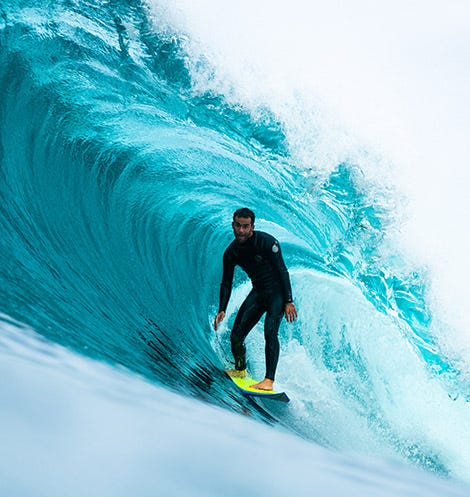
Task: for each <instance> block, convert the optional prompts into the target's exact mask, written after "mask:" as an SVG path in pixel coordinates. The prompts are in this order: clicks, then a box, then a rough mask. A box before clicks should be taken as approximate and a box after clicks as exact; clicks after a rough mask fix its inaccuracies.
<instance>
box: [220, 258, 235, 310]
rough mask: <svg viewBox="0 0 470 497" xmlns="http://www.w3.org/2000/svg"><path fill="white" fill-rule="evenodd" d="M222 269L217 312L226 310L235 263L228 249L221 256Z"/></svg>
mask: <svg viewBox="0 0 470 497" xmlns="http://www.w3.org/2000/svg"><path fill="white" fill-rule="evenodd" d="M223 265H224V270H223V274H222V283H221V284H220V298H219V312H222V311H224V312H225V311H226V310H227V305H228V301H229V300H230V295H231V293H232V282H233V273H234V270H235V263H234V260H233V257H232V256H231V254H230V252H229V251H228V249H227V250H226V251H225V253H224V258H223Z"/></svg>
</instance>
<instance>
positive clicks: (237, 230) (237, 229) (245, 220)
mask: <svg viewBox="0 0 470 497" xmlns="http://www.w3.org/2000/svg"><path fill="white" fill-rule="evenodd" d="M232 228H233V234H234V235H235V238H236V239H237V241H238V242H239V243H245V242H246V241H247V240H248V238H250V236H252V235H253V230H254V229H255V225H254V224H252V222H251V217H236V218H235V221H233V223H232Z"/></svg>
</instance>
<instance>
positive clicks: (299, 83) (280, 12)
mask: <svg viewBox="0 0 470 497" xmlns="http://www.w3.org/2000/svg"><path fill="white" fill-rule="evenodd" d="M151 3H152V5H153V7H154V8H155V10H156V12H158V13H160V14H161V13H162V12H164V16H161V15H158V21H159V22H160V21H161V19H162V17H165V18H166V19H167V20H170V21H169V22H171V23H172V26H173V29H174V28H175V27H176V29H178V30H179V31H180V32H185V33H187V35H188V36H187V43H186V47H185V48H186V49H187V50H188V52H189V54H190V57H189V61H188V64H189V66H190V67H191V68H192V70H193V75H194V84H195V87H196V88H198V87H199V88H203V89H213V90H214V91H217V92H220V93H223V94H224V95H226V97H227V98H228V99H229V100H233V101H235V102H241V103H242V104H243V105H245V106H246V107H247V108H249V109H252V111H253V112H254V113H256V111H257V110H259V108H260V107H262V106H268V107H269V108H270V109H272V110H273V111H274V113H275V114H276V115H277V116H278V117H279V118H280V119H281V120H282V122H283V123H285V126H286V132H287V135H288V138H289V143H290V147H291V151H292V154H293V157H294V158H295V160H296V161H297V164H298V165H299V167H307V168H312V167H313V168H314V169H316V170H317V171H328V170H329V169H331V168H333V167H335V166H336V165H337V164H338V163H339V162H341V161H349V162H356V163H358V164H359V165H360V167H361V168H362V169H363V171H365V176H366V178H367V181H368V182H370V183H371V184H379V185H380V188H386V189H392V191H395V193H394V195H395V196H396V198H397V201H396V207H395V208H396V209H397V212H396V217H397V226H396V227H395V228H394V230H393V232H391V233H389V236H391V237H392V238H393V239H394V240H395V242H394V243H395V244H396V246H399V247H400V250H401V251H402V252H403V253H404V254H405V258H407V259H408V260H409V261H411V262H412V263H413V264H416V265H418V266H423V267H424V266H425V267H426V268H427V270H428V272H427V274H429V278H430V288H431V293H430V296H429V302H430V303H431V305H432V308H433V311H434V316H435V321H434V332H435V333H436V335H437V336H438V337H439V341H440V343H441V345H442V346H444V347H446V348H447V350H448V351H449V353H451V354H455V355H456V356H460V358H461V359H462V360H463V361H464V362H462V363H461V366H462V368H463V369H464V370H465V369H466V368H468V370H469V371H470V333H468V329H469V324H470V319H469V318H468V313H467V296H466V287H467V284H468V281H469V279H470V263H469V260H468V253H469V252H470V237H469V236H468V235H467V227H466V216H467V212H469V210H470V209H469V207H470V195H469V194H468V191H467V182H468V179H469V173H468V170H469V167H468V165H469V164H468V162H469V160H470V159H469V157H470V141H469V139H468V130H469V129H470V66H469V65H468V57H469V55H470V53H469V50H470V49H469V47H470V31H469V29H468V26H469V25H470V6H469V5H468V2H464V1H459V0H452V1H450V2H443V1H431V2H428V1H426V2H425V1H424V0H423V1H418V2H412V3H411V4H410V3H409V2H405V1H404V0H399V1H398V2H393V4H386V3H384V2H381V3H377V2H370V1H367V0H356V1H355V2H350V3H347V2H329V3H325V2H317V1H314V2H307V1H305V0H303V1H302V0H296V1H293V2H289V3H288V4H286V3H285V2H272V1H267V0H263V1H257V2H251V1H248V0H240V1H238V2H220V1H217V0H205V1H201V2H191V1H190V0H175V1H171V2H169V1H167V0H159V1H157V0H152V2H151ZM202 58H206V59H207V60H208V61H209V63H210V65H211V66H212V67H213V68H214V71H208V69H207V65H204V64H202V65H201V64H199V62H200V60H201V59H202ZM403 199H406V202H402V200H403ZM401 204H403V205H401ZM399 205H400V207H397V206H399ZM398 209H399V211H398ZM465 364H466V365H465Z"/></svg>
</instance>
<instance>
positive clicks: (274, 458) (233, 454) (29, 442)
mask: <svg viewBox="0 0 470 497" xmlns="http://www.w3.org/2000/svg"><path fill="white" fill-rule="evenodd" d="M0 331H1V333H0V358H1V360H0V377H1V378H2V381H1V382H0V396H1V399H2V402H1V408H0V425H1V429H0V431H1V440H2V451H0V480H1V482H2V487H1V493H2V495H8V496H9V497H20V496H21V497H24V496H27V495H31V496H32V495H34V496H35V497H46V496H47V497H55V496H63V495H64V494H66V495H68V496H70V497H73V496H83V495H85V494H92V495H100V496H102V497H108V496H109V497H120V496H128V495H130V494H132V495H165V496H168V497H171V496H191V497H193V496H198V495H201V496H205V497H211V496H214V497H215V496H220V495H227V496H235V495H257V496H270V497H276V496H279V497H280V496H285V495H291V494H292V493H294V494H295V495H299V496H304V495H305V496H307V495H312V493H313V494H315V495H331V496H332V497H335V496H344V495H348V496H349V497H356V496H357V497H359V496H363V495H375V496H381V497H391V496H397V495H400V496H401V497H406V496H412V495H413V496H414V497H420V496H423V497H424V496H426V497H432V496H440V497H442V496H449V497H451V496H455V497H460V496H461V497H463V496H464V495H467V494H468V488H467V487H463V486H460V485H458V484H456V483H455V482H446V481H444V480H439V479H437V478H435V477H433V476H431V475H429V474H426V473H424V472H419V471H416V470H413V469H411V468H409V467H403V466H401V465H396V464H394V463H388V462H384V461H378V460H370V459H368V458H361V457H358V456H346V455H341V454H337V453H333V452H330V451H328V450H326V449H323V448H321V447H319V446H317V445H315V444H310V443H307V442H305V441H303V440H301V439H300V438H298V437H295V436H293V435H291V434H288V433H284V432H282V431H280V430H276V429H274V428H272V427H267V426H265V425H262V424H260V423H257V422H254V421H253V420H250V419H248V418H245V417H243V416H239V415H235V414H233V413H230V412H227V411H224V410H221V409H218V408H215V407H212V406H208V405H207V404H203V403H200V402H197V401H195V400H193V399H189V398H183V397H181V396H178V395H176V394H172V393H170V392H168V391H166V390H164V389H162V388H160V387H157V386H155V385H151V384H149V383H148V382H146V381H145V380H142V379H141V378H139V377H137V376H135V375H133V374H131V373H129V372H127V371H125V370H116V369H115V368H111V367H109V366H106V365H103V364H101V363H97V362H94V361H92V360H91V359H87V358H83V357H79V356H77V355H76V354H74V353H72V352H70V351H68V350H66V349H64V348H62V347H60V346H58V345H56V344H52V343H49V342H47V341H45V340H44V339H43V338H41V337H38V336H36V335H35V334H34V333H32V332H31V331H29V330H26V329H24V328H22V327H18V325H16V324H15V323H14V322H11V321H10V323H5V322H4V321H2V322H0ZM240 461H241V464H237V462H240ZM247 468H249V469H247ZM260 468H261V469H263V470H268V471H269V472H270V475H271V476H270V477H269V478H263V477H260V475H259V471H258V469H260Z"/></svg>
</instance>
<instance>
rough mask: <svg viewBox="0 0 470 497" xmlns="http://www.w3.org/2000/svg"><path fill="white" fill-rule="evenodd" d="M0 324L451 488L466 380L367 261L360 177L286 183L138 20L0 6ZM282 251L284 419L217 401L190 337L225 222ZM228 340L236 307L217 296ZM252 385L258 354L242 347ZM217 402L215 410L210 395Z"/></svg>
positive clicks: (299, 176) (263, 124) (400, 277)
mask: <svg viewBox="0 0 470 497" xmlns="http://www.w3.org/2000/svg"><path fill="white" fill-rule="evenodd" d="M1 9H2V19H3V20H2V22H1V24H0V43H1V51H0V58H1V63H0V89H1V94H2V99H1V104H0V130H1V138H0V165H1V167H0V174H1V179H0V191H1V198H2V202H1V207H0V226H1V231H2V236H1V238H0V258H1V263H0V292H1V297H2V298H1V307H0V311H1V312H2V313H3V314H4V315H6V316H9V317H10V318H12V319H14V320H16V321H18V322H21V323H24V324H26V325H27V326H28V327H29V328H32V329H33V330H35V332H36V333H38V334H40V335H42V336H43V337H45V338H46V339H47V340H49V341H50V342H52V343H56V344H59V345H62V346H64V347H66V348H68V349H70V350H72V351H74V352H78V353H79V354H82V355H85V356H87V357H90V358H92V359H97V360H99V361H103V362H105V363H108V364H110V365H114V366H123V367H125V368H127V369H128V370H130V371H131V372H134V373H137V374H139V375H141V376H142V377H144V378H145V379H147V380H148V381H150V382H152V383H155V384H157V385H159V386H163V387H165V388H168V389H170V390H172V391H175V392H178V393H180V394H182V395H185V396H190V397H196V398H198V399H203V400H204V401H206V402H208V403H210V404H214V405H217V406H223V407H226V408H228V409H231V410H235V411H237V412H240V411H241V412H245V413H246V412H249V413H250V414H251V415H252V416H254V417H255V418H257V419H259V420H263V421H266V422H268V423H270V424H274V425H279V426H280V427H281V426H282V429H287V430H289V431H292V432H293V433H296V434H297V435H299V436H301V437H302V438H304V439H306V440H308V441H310V442H315V443H318V444H321V445H323V446H326V447H329V448H332V449H338V450H346V451H351V452H356V451H357V452H359V453H364V454H367V455H374V456H375V455H379V456H383V457H387V458H392V459H398V460H400V461H405V462H409V463H411V464H412V465H415V466H418V467H420V468H424V469H426V470H429V471H430V472H432V473H435V474H438V475H440V476H445V477H450V478H456V479H463V480H465V481H470V462H469V460H468V450H467V449H468V445H467V444H468V443H469V442H470V437H469V433H468V428H467V423H466V420H467V419H468V404H467V403H466V402H465V399H466V398H468V396H469V392H470V390H469V383H468V380H467V379H466V378H465V377H464V375H462V374H461V372H460V370H459V366H458V363H456V362H455V361H454V360H453V359H452V358H451V357H447V356H446V354H445V353H444V351H443V350H441V348H440V347H439V341H438V340H437V339H436V337H434V336H433V335H432V334H431V332H430V324H431V321H432V315H431V313H430V310H429V306H428V304H427V301H426V297H425V296H426V288H427V281H426V275H425V274H424V273H422V272H420V270H419V269H416V270H410V269H409V264H407V261H405V260H402V258H403V256H402V255H401V254H400V253H399V251H398V250H395V251H393V250H392V251H391V250H390V249H388V250H384V248H383V242H384V239H386V238H387V232H388V230H389V229H391V226H392V225H393V215H394V213H393V211H392V210H391V209H390V207H389V206H390V202H389V200H390V199H389V198H388V197H387V194H386V193H381V192H380V191H375V193H373V194H371V191H370V190H369V185H368V184H367V181H366V180H365V179H364V176H363V174H362V172H361V168H360V166H358V165H357V164H350V163H347V162H343V163H338V164H334V165H333V166H332V168H331V172H329V173H328V174H324V173H319V172H316V171H315V170H308V171H306V170H305V169H304V168H302V169H301V168H299V167H298V164H296V162H295V159H294V158H293V157H292V155H291V154H290V149H289V142H288V139H287V137H286V134H285V130H284V126H283V123H282V122H278V121H277V120H276V118H275V117H274V114H273V113H271V112H270V111H269V109H265V110H264V111H263V112H262V113H261V114H259V115H257V116H256V118H255V117H253V116H252V115H250V113H249V112H248V110H247V109H244V108H243V107H242V106H235V105H233V104H229V103H227V101H226V99H225V98H224V95H222V94H214V93H213V92H210V91H207V92H205V93H204V92H201V91H200V90H198V91H197V92H196V91H195V90H194V89H193V87H192V79H191V73H190V71H189V70H188V68H187V67H188V63H187V62H188V54H187V53H186V52H185V50H184V48H183V43H182V41H181V39H180V38H178V36H175V35H174V34H169V33H168V31H166V30H159V26H158V20H157V23H156V24H157V25H155V24H154V22H153V20H152V18H151V17H150V11H149V9H148V7H147V6H146V4H144V3H141V2H119V1H114V2H107V3H101V2H80V1H76V2H72V1H60V2H43V3H42V4H41V5H40V6H37V3H35V2H14V1H7V2H5V3H3V4H2V7H1ZM243 205H247V206H250V207H251V208H252V209H254V210H255V212H256V214H257V219H258V220H257V228H259V229H263V230H266V231H269V232H271V233H272V234H274V235H275V236H276V237H278V238H279V240H280V241H281V244H282V246H283V252H284V255H285V260H286V263H287V265H288V267H289V268H290V271H291V276H292V284H293V290H294V295H295V300H296V303H297V305H298V308H299V312H300V317H299V320H298V321H297V322H296V323H295V324H294V325H292V326H287V325H284V326H283V327H282V329H281V347H282V351H281V362H280V365H279V373H278V381H279V383H280V385H282V386H283V387H284V388H285V389H286V390H287V391H288V392H289V395H290V396H291V398H292V402H291V404H290V408H289V409H288V410H286V409H279V408H278V407H276V406H270V405H263V406H261V407H260V406H258V405H256V404H249V405H246V402H245V400H244V399H241V398H239V396H238V395H237V393H236V392H235V391H233V390H230V385H229V383H228V380H226V379H225V378H224V375H223V373H222V371H223V368H224V367H225V366H226V365H227V364H228V362H227V359H228V357H227V355H228V354H227V343H228V342H227V334H228V332H229V328H228V327H227V323H226V325H225V327H223V329H222V331H221V334H220V335H219V336H216V335H214V333H213V331H212V329H211V321H212V319H213V316H214V313H215V309H216V305H217V299H218V286H219V280H220V276H221V255H222V252H223V250H224V248H225V246H226V244H227V243H228V242H229V241H230V239H231V233H230V220H231V213H232V212H233V210H234V209H235V208H237V207H239V206H243ZM236 286H237V288H236V290H235V292H234V295H233V298H232V302H231V306H230V307H229V309H228V312H229V318H228V320H227V321H228V324H230V323H231V321H232V320H233V318H234V313H235V311H236V305H237V304H239V303H240V302H241V300H242V299H243V295H245V294H246V291H247V285H246V281H245V279H244V277H243V275H242V274H241V273H240V274H238V275H237V279H236ZM248 346H249V350H250V352H249V354H250V356H249V360H250V369H251V370H252V372H253V374H254V375H256V374H258V375H260V374H262V370H263V364H262V355H261V354H260V351H261V348H262V346H263V342H262V335H261V334H260V333H257V331H256V330H255V331H254V332H253V333H252V335H251V336H250V338H249V341H248ZM227 389H228V390H227Z"/></svg>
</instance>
